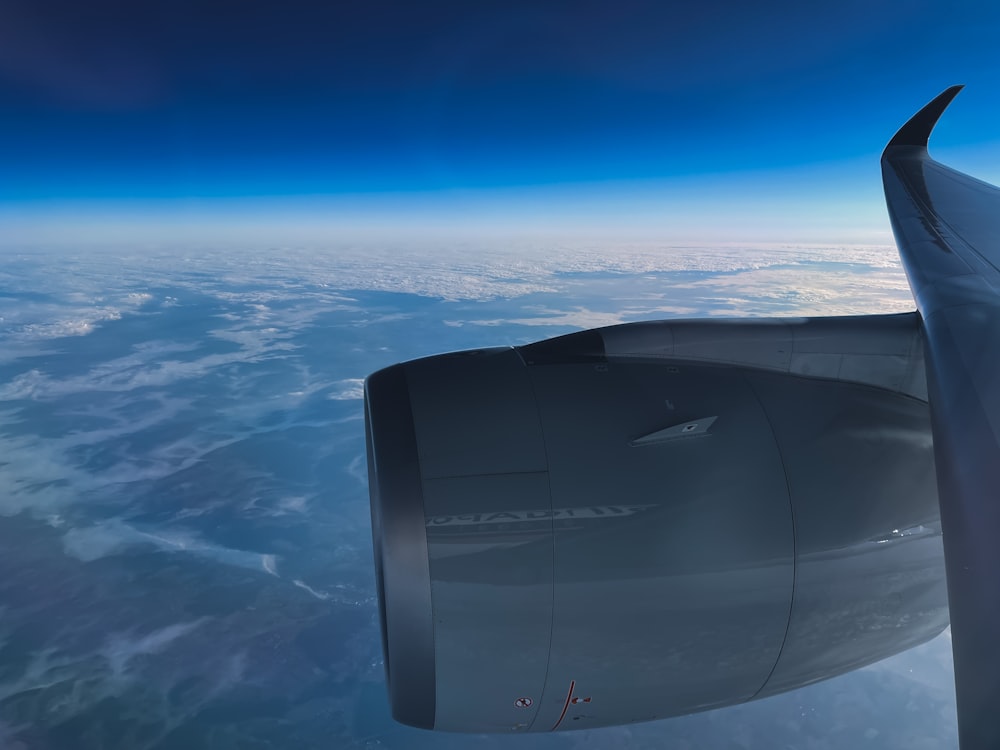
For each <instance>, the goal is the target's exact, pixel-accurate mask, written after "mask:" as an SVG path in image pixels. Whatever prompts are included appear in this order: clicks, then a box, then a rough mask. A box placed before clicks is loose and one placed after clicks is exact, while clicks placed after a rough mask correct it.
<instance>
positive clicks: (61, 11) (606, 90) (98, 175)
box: [0, 0, 1000, 244]
mask: <svg viewBox="0 0 1000 750" xmlns="http://www.w3.org/2000/svg"><path fill="white" fill-rule="evenodd" d="M998 31H1000V5H998V4H994V3H986V2H978V1H977V2H970V1H968V0H959V1H958V2H926V1H925V2H921V1H919V0H918V1H917V2H875V1H873V0H846V1H845V2H841V3H826V4H821V3H812V2H802V1H801V0H800V1H799V2H774V3H761V4H757V3H747V2H745V1H743V0H741V1H739V2H729V1H725V2H704V3H697V4H696V3H688V2H684V3H681V2H662V1H656V0H648V1H644V0H617V1H616V2H587V1H586V0H575V1H572V2H550V1H546V0H536V1H534V2H514V1H513V0H505V1H503V2H493V1H492V0H477V1H476V2H469V1H468V0H465V1H463V2H434V1H433V0H431V1H429V2H424V3H413V2H393V1H389V0H382V1H379V0H372V1H370V2H365V3H340V2H324V3H319V2H315V3H302V2H298V3H296V2H290V3H286V4H278V3H263V2H236V1H232V2H212V3H204V2H188V1H186V0H181V1H180V2H170V3H159V2H151V3H135V2H109V1H108V0H95V1H94V2H90V3H76V2H72V3H71V2H66V1H65V0H7V2H5V3H4V4H3V6H2V7H0V165H2V172H0V222H2V224H3V225H6V229H5V230H0V234H2V235H3V236H5V237H6V239H0V243H5V244H23V243H29V244H30V243H33V242H48V241H56V240H59V241H74V242H75V241H80V242H83V241H91V240H92V241H97V242H102V241H108V240H119V239H120V240H123V241H134V240H135V239H136V238H143V239H145V240H149V241H158V240H163V241H172V240H177V239H184V240H189V241H195V242H198V241H221V240H227V239H229V240H238V241H241V242H243V241H250V240H259V241H262V242H293V243H294V242H322V241H326V240H332V239H342V238H365V237H375V238H379V237H394V236H402V237H414V236H419V235H427V236H437V235H448V234H456V235H461V236H470V237H475V236H480V235H482V236H485V235H489V236H493V235H505V234H513V235H518V234H525V235H528V236H531V235H538V236H586V237H595V238H598V237H600V238H603V237H627V238H629V239H632V238H648V239H655V240H661V241H682V242H698V241H703V242H709V243H710V242H720V241H722V242H742V241H754V242H761V241H769V242H784V241H787V242H890V241H891V238H890V235H889V231H888V222H887V220H886V219H885V215H884V209H883V206H882V198H881V185H880V177H879V171H878V154H879V152H880V150H881V148H882V146H883V145H884V143H885V142H886V141H887V140H888V138H889V137H890V136H891V135H892V132H893V131H894V130H895V128H896V127H898V125H900V124H901V123H902V121H903V120H904V119H905V118H906V117H908V116H909V115H910V114H912V112H913V111H915V110H916V109H917V108H918V107H919V106H921V105H922V104H923V103H925V102H926V101H927V100H928V99H930V98H931V97H932V96H933V95H935V94H936V93H938V92H939V91H940V90H941V89H943V88H944V87H945V86H947V85H950V84H953V83H965V84H967V85H968V88H967V89H966V91H965V92H963V94H962V95H961V97H960V98H959V99H958V100H957V101H956V103H955V105H954V106H953V108H952V111H950V112H949V113H948V115H947V116H946V117H945V119H944V120H943V121H942V123H941V125H940V127H939V129H938V132H937V133H936V134H935V140H934V143H933V148H934V152H935V154H936V155H937V156H938V157H939V158H941V159H943V160H947V161H950V162H951V163H952V164H954V165H955V166H957V167H959V168H962V169H966V170H969V171H972V172H973V173H974V174H977V175H978V176H981V177H983V178H985V179H992V180H997V179H998V178H1000V97H998V93H1000V64H998V62H997V54H996V48H995V39H996V37H997V33H998Z"/></svg>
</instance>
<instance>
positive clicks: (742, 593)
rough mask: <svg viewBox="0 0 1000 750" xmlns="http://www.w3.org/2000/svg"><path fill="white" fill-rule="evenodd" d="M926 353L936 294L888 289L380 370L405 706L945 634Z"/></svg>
mask: <svg viewBox="0 0 1000 750" xmlns="http://www.w3.org/2000/svg"><path fill="white" fill-rule="evenodd" d="M734 341H738V342H739V344H740V345H739V346H734V345H733V342H734ZM923 370H924V367H923V350H922V346H921V338H920V333H919V327H918V321H917V319H916V317H915V316H913V315H902V316H899V315H894V316H871V317H868V318H834V319H829V320H822V321H817V320H809V319H799V320H788V319H785V320H781V321H774V320H772V321H768V320H764V321H760V320H758V321H754V322H753V323H752V324H748V323H746V322H742V321H739V322H737V321H729V322H714V321H713V322H711V323H703V322H688V323H686V322H676V321H674V322H671V323H669V324H666V323H664V324H632V325H625V326H615V327H612V328H608V329H601V330H598V331H590V332H585V333H581V334H574V335H570V336H566V337H562V338H559V339H552V340H549V341H545V342H540V343H539V344H533V345H530V346H527V347H521V348H520V349H509V348H507V349H490V350H480V351H474V352H464V353H458V354H451V355H442V356H439V357H430V358H426V359H422V360H416V361H413V362H408V363H404V364H401V365H395V366H393V367H391V368H387V369H386V370H382V371H380V372H379V373H376V374H375V375H373V376H371V377H370V378H369V379H368V381H367V382H366V405H367V406H366V408H367V410H368V412H369V414H370V419H369V430H368V440H369V447H370V451H369V455H370V458H369V461H370V472H372V474H371V476H372V477H373V478H372V480H371V481H372V482H373V484H372V504H373V524H374V522H375V521H374V519H379V526H378V527H377V528H375V527H374V525H373V528H375V537H376V539H375V547H376V557H377V567H379V569H380V570H381V572H380V574H379V575H380V580H382V581H383V584H382V585H381V586H380V599H381V600H382V604H383V608H384V609H383V611H384V616H383V630H384V634H385V648H386V658H387V676H388V680H389V689H390V697H391V701H392V706H393V715H394V716H395V717H396V718H397V719H399V720H400V721H403V722H405V723H410V724H415V725H417V726H424V727H433V728H435V729H445V730H453V731H470V732H510V731H550V730H553V729H558V730H562V729H572V728H584V727H595V726H601V725H608V724H620V723H627V722H633V721H643V720H648V719H656V718H662V717H666V716H673V715H678V714H683V713H690V712H693V711H698V710H704V709H708V708H712V707H717V706H723V705H729V704H732V703H737V702H742V701H746V700H750V699H753V698H755V697H761V696H764V695H769V694H773V693H776V692H781V691H784V690H788V689H791V688H794V687H797V686H800V685H804V684H808V683H810V682H815V681H817V680H820V679H824V678H826V677H830V676H833V675H835V674H840V673H841V672H844V671H847V670H849V669H853V668H855V667H858V666H861V665H863V664H867V663H870V662H872V661H875V660H877V659H880V658H883V657H885V656H888V655H890V654H892V653H895V652H897V651H899V650H902V649H904V648H907V647H909V646H911V645H914V644H916V643H919V642H922V641H925V640H927V639H928V638H930V637H933V636H934V635H936V634H937V633H939V632H940V631H941V630H942V629H943V628H944V627H945V625H946V624H947V622H948V611H947V603H946V592H945V583H944V568H943V562H942V551H941V537H940V530H939V524H938V511H937V496H936V492H935V489H934V488H935V478H934V461H933V445H932V441H931V438H930V418H929V414H928V407H927V403H926V400H925V397H924V394H925V392H926V384H925V381H924V380H923V377H922V373H923ZM402 391H405V393H401V392H402ZM383 402H384V404H386V405H389V404H395V405H396V407H397V411H395V412H393V411H391V409H389V408H388V407H384V408H383ZM404 402H405V404H406V405H407V407H408V408H407V409H405V410H404V409H401V408H398V407H399V405H400V404H401V403H404ZM376 415H381V417H380V419H376ZM386 431H388V432H392V433H393V437H384V436H383V433H384V432H386ZM408 435H412V436H413V439H412V442H410V441H409V440H408V439H405V438H406V436H408ZM400 436H403V438H400ZM383 446H390V447H392V446H394V447H392V449H391V450H389V449H385V448H384V447H383ZM401 446H402V447H401ZM414 467H416V469H417V473H418V476H419V482H418V483H415V480H414V474H413V470H414ZM393 483H395V484H393ZM389 485H393V486H395V487H397V488H403V489H401V490H398V491H399V492H401V494H400V495H399V496H395V497H390V496H389V495H388V494H387V487H388V486H389ZM404 506H405V512H404ZM397 514H398V515H400V516H401V518H403V519H405V523H404V521H403V520H398V521H396V522H395V526H393V525H392V524H387V522H386V516H387V515H389V516H395V515H397ZM417 517H419V518H420V519H422V524H420V523H415V519H416V518H417ZM392 528H395V529H396V530H397V531H396V533H397V534H398V533H399V532H400V531H401V530H403V529H405V532H406V533H408V534H410V535H412V536H413V537H414V538H413V539H410V540H408V541H407V542H406V543H405V544H404V543H403V542H401V541H400V540H399V539H398V538H390V537H389V536H387V530H390V529H392ZM400 544H402V545H403V546H404V547H405V549H407V550H408V551H409V556H408V557H407V556H405V555H392V554H390V551H387V547H390V546H394V545H400ZM421 550H423V551H424V554H425V564H423V565H419V564H417V561H416V560H415V557H416V556H417V555H419V554H420V551H421ZM390 581H393V582H394V583H393V584H390ZM400 586H406V587H407V594H406V595H405V596H403V597H400V598H399V599H398V600H397V599H396V598H395V597H397V595H398V592H399V590H400V589H399V587H400ZM428 626H429V630H428ZM411 652H418V653H411ZM403 653H405V654H406V656H405V658H404V657H403V656H401V654H403ZM428 683H430V686H429V685H428ZM428 690H430V694H431V695H432V696H433V697H432V698H429V697H428Z"/></svg>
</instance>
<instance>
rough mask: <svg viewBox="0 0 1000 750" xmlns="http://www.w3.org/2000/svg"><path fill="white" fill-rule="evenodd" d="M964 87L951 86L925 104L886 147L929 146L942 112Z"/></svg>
mask: <svg viewBox="0 0 1000 750" xmlns="http://www.w3.org/2000/svg"><path fill="white" fill-rule="evenodd" d="M963 88H964V86H962V85H959V86H949V87H948V88H946V89H945V90H944V91H942V92H941V93H940V94H938V95H937V96H935V97H934V98H933V99H931V100H930V101H929V102H928V103H927V104H925V105H924V107H923V109H921V110H920V111H919V112H917V113H916V114H915V115H913V117H911V118H910V119H909V120H907V121H906V124H905V125H903V127H901V128H900V129H899V130H897V131H896V135H894V136H893V137H892V140H891V141H889V144H888V145H887V146H886V148H887V149H888V148H892V147H893V146H917V147H919V148H927V140H928V139H929V138H930V136H931V131H932V130H934V126H935V125H937V121H938V120H939V119H940V118H941V115H942V113H943V112H944V111H945V109H947V108H948V105H949V104H951V100H952V99H954V98H955V97H956V96H958V92H959V91H961V90H962V89H963Z"/></svg>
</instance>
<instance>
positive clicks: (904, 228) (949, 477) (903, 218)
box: [882, 87, 1000, 750]
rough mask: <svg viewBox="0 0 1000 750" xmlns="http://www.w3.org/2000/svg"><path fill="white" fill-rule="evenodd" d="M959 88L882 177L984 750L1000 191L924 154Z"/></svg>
mask: <svg viewBox="0 0 1000 750" xmlns="http://www.w3.org/2000/svg"><path fill="white" fill-rule="evenodd" d="M959 88H960V87H953V88H951V89H948V90H946V91H945V92H943V93H942V94H941V95H940V96H938V97H937V98H936V99H934V100H933V101H931V102H930V103H929V104H928V105H927V106H926V107H924V109H922V110H921V111H920V112H918V113H917V114H916V115H915V116H914V117H913V118H911V120H910V121H909V122H908V123H906V124H905V125H904V126H903V127H902V128H901V129H900V130H899V132H898V133H897V134H896V136H895V137H894V138H893V139H892V141H890V142H889V145H888V146H887V147H886V150H885V152H884V153H883V155H882V175H883V184H884V187H885V195H886V203H887V206H888V209H889V216H890V219H891V221H892V227H893V233H894V234H895V236H896V242H897V244H898V245H899V251H900V255H901V257H902V259H903V264H904V266H905V268H906V272H907V276H908V278H909V281H910V286H911V288H912V289H913V293H914V296H915V297H916V299H917V307H918V309H919V311H920V314H921V316H922V317H923V321H924V335H925V338H926V345H925V357H926V362H927V375H928V396H929V400H930V406H931V417H932V424H933V430H934V450H935V461H936V463H937V479H938V497H939V501H940V505H941V521H942V526H943V531H944V546H945V560H946V564H947V570H948V599H949V608H950V616H951V623H952V650H953V653H954V657H955V687H956V695H957V699H958V722H959V740H960V744H961V747H962V748H963V750H988V749H991V748H998V747H1000V718H998V716H997V708H998V707H1000V640H998V635H1000V190H998V189H997V188H996V187H994V186H992V185H989V184H987V183H985V182H982V181H980V180H977V179H975V178H973V177H970V176H968V175H965V174H963V173H961V172H958V171H956V170H954V169H951V168H950V167H947V166H945V165H943V164H940V163H939V162H937V161H934V160H933V159H932V158H931V157H930V155H929V154H928V152H927V148H926V144H927V137H928V136H929V134H930V131H931V129H933V127H934V124H935V123H936V122H937V118H938V117H939V116H940V115H941V113H942V112H943V111H944V108H945V107H946V106H947V105H948V103H950V101H951V99H953V98H954V96H955V95H956V94H957V93H958V90H959Z"/></svg>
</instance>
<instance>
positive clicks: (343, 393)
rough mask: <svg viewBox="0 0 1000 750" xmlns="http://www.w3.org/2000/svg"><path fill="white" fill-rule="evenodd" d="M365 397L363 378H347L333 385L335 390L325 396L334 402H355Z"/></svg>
mask: <svg viewBox="0 0 1000 750" xmlns="http://www.w3.org/2000/svg"><path fill="white" fill-rule="evenodd" d="M364 397H365V380H364V378H347V379H345V380H341V381H339V382H338V383H336V385H335V390H333V391H331V392H330V394H329V395H328V396H327V398H329V399H333V400H334V401H355V400H357V399H362V398H364Z"/></svg>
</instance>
